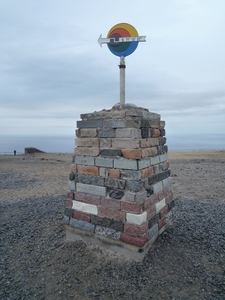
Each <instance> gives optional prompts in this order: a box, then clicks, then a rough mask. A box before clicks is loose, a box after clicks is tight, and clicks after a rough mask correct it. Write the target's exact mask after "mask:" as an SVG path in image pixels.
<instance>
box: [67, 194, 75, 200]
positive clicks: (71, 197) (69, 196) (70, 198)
mask: <svg viewBox="0 0 225 300" xmlns="http://www.w3.org/2000/svg"><path fill="white" fill-rule="evenodd" d="M67 199H68V200H73V199H74V193H73V192H67Z"/></svg>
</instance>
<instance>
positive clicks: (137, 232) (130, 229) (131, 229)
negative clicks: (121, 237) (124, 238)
mask: <svg viewBox="0 0 225 300" xmlns="http://www.w3.org/2000/svg"><path fill="white" fill-rule="evenodd" d="M147 231H148V222H145V223H143V224H142V225H136V224H130V223H125V224H124V232H126V233H129V234H130V235H134V236H143V235H145V234H146V233H147Z"/></svg>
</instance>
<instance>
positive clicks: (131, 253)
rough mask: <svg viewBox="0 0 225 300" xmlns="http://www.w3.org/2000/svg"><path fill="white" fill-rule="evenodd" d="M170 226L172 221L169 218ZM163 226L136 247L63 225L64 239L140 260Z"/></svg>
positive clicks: (163, 228)
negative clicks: (144, 242) (141, 245)
mask: <svg viewBox="0 0 225 300" xmlns="http://www.w3.org/2000/svg"><path fill="white" fill-rule="evenodd" d="M169 225H170V226H171V225H172V222H171V220H170V224H169ZM169 225H165V226H163V227H162V228H161V229H160V230H159V231H158V232H157V233H156V234H155V235H154V236H153V237H152V238H151V239H150V240H149V241H148V242H147V243H146V244H145V246H144V247H142V248H140V247H136V246H133V245H129V244H126V243H124V242H122V241H120V240H114V239H110V238H108V237H105V236H102V235H98V234H96V233H92V232H87V231H84V230H81V229H78V228H74V227H71V226H69V225H65V228H66V239H67V240H69V241H80V240H82V241H83V242H85V243H86V244H87V245H94V246H98V247H101V248H103V249H105V250H108V251H112V252H114V253H118V254H119V255H122V256H125V257H126V258H129V259H132V260H134V261H137V262H140V261H142V260H143V258H144V257H145V255H146V254H147V252H148V250H149V249H150V248H151V246H152V245H153V243H154V242H155V240H156V239H157V238H158V236H159V235H160V234H161V233H162V232H163V231H164V230H165V229H166V228H167V227H168V226H169Z"/></svg>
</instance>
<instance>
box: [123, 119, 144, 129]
mask: <svg viewBox="0 0 225 300" xmlns="http://www.w3.org/2000/svg"><path fill="white" fill-rule="evenodd" d="M125 123H126V126H125V127H126V128H140V127H141V118H139V117H136V118H127V119H126V120H125Z"/></svg>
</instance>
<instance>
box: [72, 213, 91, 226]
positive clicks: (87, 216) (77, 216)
mask: <svg viewBox="0 0 225 300" xmlns="http://www.w3.org/2000/svg"><path fill="white" fill-rule="evenodd" d="M73 218H75V219H78V220H82V221H86V222H89V223H90V221H91V215H90V214H87V213H84V212H81V211H78V210H74V212H73Z"/></svg>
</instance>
